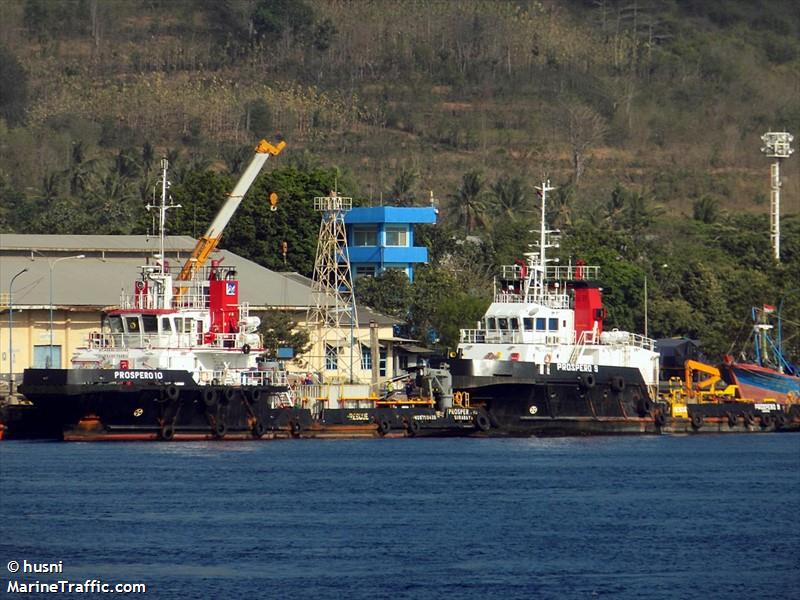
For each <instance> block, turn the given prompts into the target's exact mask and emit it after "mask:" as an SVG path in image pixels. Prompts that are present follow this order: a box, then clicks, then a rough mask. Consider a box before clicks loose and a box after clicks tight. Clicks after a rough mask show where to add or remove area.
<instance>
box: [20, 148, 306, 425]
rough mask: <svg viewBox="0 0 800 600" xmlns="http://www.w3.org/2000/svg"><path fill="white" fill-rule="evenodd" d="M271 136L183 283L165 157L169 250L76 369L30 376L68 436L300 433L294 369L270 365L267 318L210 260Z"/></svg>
mask: <svg viewBox="0 0 800 600" xmlns="http://www.w3.org/2000/svg"><path fill="white" fill-rule="evenodd" d="M284 146H285V142H280V143H279V144H277V145H276V146H273V145H272V144H270V143H268V142H267V141H266V140H262V141H261V143H260V144H259V145H258V147H257V148H256V154H255V157H254V158H253V160H252V162H251V163H250V165H249V166H248V168H247V169H246V170H245V172H244V173H243V175H242V177H241V178H240V180H239V181H238V183H237V184H236V186H235V187H234V189H233V191H232V192H231V194H230V196H229V197H228V199H227V201H226V202H225V203H224V204H223V206H222V208H221V209H220V211H219V213H218V214H217V215H216V217H215V219H214V221H213V222H212V224H211V225H210V226H209V229H208V231H207V232H206V234H205V235H204V236H203V237H202V238H201V239H200V240H199V241H198V244H197V246H196V248H195V249H194V251H193V253H192V256H191V258H190V259H189V260H188V261H187V262H186V264H185V265H184V266H183V268H182V270H181V271H180V273H179V274H176V275H177V276H174V275H173V274H172V273H170V271H169V268H168V266H167V264H166V261H165V259H164V222H165V218H166V213H167V211H168V210H169V209H170V208H176V207H177V205H172V204H170V203H168V199H167V196H168V193H167V188H168V182H167V166H168V164H167V161H166V160H162V164H161V166H162V180H161V186H162V194H161V196H162V197H161V203H160V206H148V210H149V209H151V208H155V209H158V210H159V213H160V219H159V225H160V232H161V235H160V250H161V253H160V255H159V256H157V257H156V261H155V264H154V265H147V266H144V267H142V270H141V277H140V278H139V279H138V280H137V281H136V282H135V284H134V293H133V295H131V296H124V297H123V298H122V299H121V303H120V306H119V307H118V308H115V309H114V310H111V311H108V312H107V313H106V315H105V316H104V318H103V324H102V331H100V332H98V333H95V334H93V335H91V336H90V338H89V340H87V342H88V343H87V345H86V346H85V347H83V348H79V349H78V350H77V351H76V353H75V355H74V356H73V357H72V368H70V369H49V368H47V369H26V370H25V373H24V377H23V384H22V385H21V386H20V391H21V392H22V393H23V394H24V395H25V397H26V398H28V399H29V400H30V401H31V402H32V403H33V404H34V406H35V407H36V408H37V409H38V411H39V413H40V414H41V415H43V417H42V418H44V419H46V420H48V421H52V422H53V423H57V424H58V425H59V426H60V427H61V428H62V430H63V435H64V439H67V440H105V439H164V440H170V439H173V438H176V439H192V438H194V439H197V438H200V439H203V438H211V437H215V438H223V437H226V436H228V437H261V436H262V435H264V433H265V432H267V431H269V430H274V429H276V428H291V426H292V424H293V419H294V420H295V421H299V418H298V417H297V415H294V413H293V411H294V409H292V408H289V407H288V406H287V405H288V404H290V402H289V400H290V398H289V396H288V393H289V387H288V385H287V380H286V373H285V370H283V368H282V367H281V366H280V365H279V364H278V363H269V362H265V361H261V360H260V359H259V358H258V356H259V354H260V353H262V352H263V348H262V342H261V338H260V336H259V334H258V333H257V329H258V326H259V319H258V317H255V316H251V315H249V314H248V307H247V306H246V305H240V304H239V302H238V298H239V282H238V281H237V280H236V273H235V271H234V270H233V269H223V268H222V267H221V266H220V265H219V264H218V262H217V261H212V262H211V266H210V267H204V266H203V265H204V262H205V261H206V259H207V258H208V256H209V254H210V253H211V252H212V251H213V250H214V248H215V247H216V245H217V243H218V242H219V239H220V237H221V235H222V232H223V230H224V228H225V226H226V225H227V223H228V222H229V221H230V218H231V217H232V216H233V214H234V213H235V211H236V209H237V207H238V205H239V204H240V203H241V201H242V198H243V196H244V194H245V193H246V192H247V190H248V189H249V187H250V185H251V184H252V182H253V181H254V180H255V178H256V176H257V175H258V173H259V172H260V170H261V168H262V167H263V166H264V164H265V163H266V161H267V159H268V158H269V157H270V156H274V155H277V154H278V153H280V151H281V150H282V149H283V147H284Z"/></svg>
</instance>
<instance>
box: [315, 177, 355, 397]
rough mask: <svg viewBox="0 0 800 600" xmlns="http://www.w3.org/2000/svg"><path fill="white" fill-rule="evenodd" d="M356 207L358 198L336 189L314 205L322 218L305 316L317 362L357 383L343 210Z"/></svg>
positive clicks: (322, 369) (352, 313)
mask: <svg viewBox="0 0 800 600" xmlns="http://www.w3.org/2000/svg"><path fill="white" fill-rule="evenodd" d="M351 208H353V199H352V198H345V197H342V196H339V195H338V194H336V192H331V195H330V196H325V197H317V198H314V209H315V210H317V211H319V212H321V213H322V222H321V224H320V227H319V239H318V240H317V256H316V259H315V261H314V278H313V280H312V282H311V296H312V305H311V306H310V307H309V309H308V315H307V317H306V322H307V323H308V326H309V328H310V329H311V341H312V348H313V350H312V362H313V363H314V364H313V367H314V368H315V369H318V370H319V371H326V370H327V371H331V370H335V371H336V372H337V373H338V375H339V377H340V378H345V377H347V378H349V381H350V383H353V369H354V368H355V365H356V364H358V363H357V361H360V360H361V348H360V346H358V344H357V341H356V340H358V315H357V313H356V300H355V295H354V294H353V278H352V275H351V271H350V255H349V253H348V251H347V232H346V230H345V225H344V215H345V213H346V212H347V211H349V210H350V209H351ZM354 347H355V348H354Z"/></svg>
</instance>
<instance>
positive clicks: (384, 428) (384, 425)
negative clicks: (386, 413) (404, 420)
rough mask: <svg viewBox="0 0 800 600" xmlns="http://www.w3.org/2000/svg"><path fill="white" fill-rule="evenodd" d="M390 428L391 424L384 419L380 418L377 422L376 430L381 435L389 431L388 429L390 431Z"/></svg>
mask: <svg viewBox="0 0 800 600" xmlns="http://www.w3.org/2000/svg"><path fill="white" fill-rule="evenodd" d="M391 429H392V425H391V424H390V423H389V421H388V420H386V419H381V420H380V422H379V423H378V431H379V432H380V434H381V435H386V434H387V433H389V431H391Z"/></svg>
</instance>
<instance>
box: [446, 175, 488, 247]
mask: <svg viewBox="0 0 800 600" xmlns="http://www.w3.org/2000/svg"><path fill="white" fill-rule="evenodd" d="M454 200H455V205H456V207H457V208H458V221H457V225H458V226H459V227H461V226H463V227H464V235H465V236H467V235H469V234H470V233H471V232H472V230H473V229H475V228H476V227H478V226H485V225H486V224H487V222H488V219H487V217H486V201H485V199H484V193H483V175H482V174H481V173H480V171H469V172H468V173H465V174H464V176H463V177H462V179H461V187H459V188H458V193H457V194H456V196H455V197H454Z"/></svg>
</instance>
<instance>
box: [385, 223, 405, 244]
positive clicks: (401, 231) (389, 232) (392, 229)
mask: <svg viewBox="0 0 800 600" xmlns="http://www.w3.org/2000/svg"><path fill="white" fill-rule="evenodd" d="M386 245H387V246H408V229H406V227H405V226H404V225H387V226H386Z"/></svg>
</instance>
